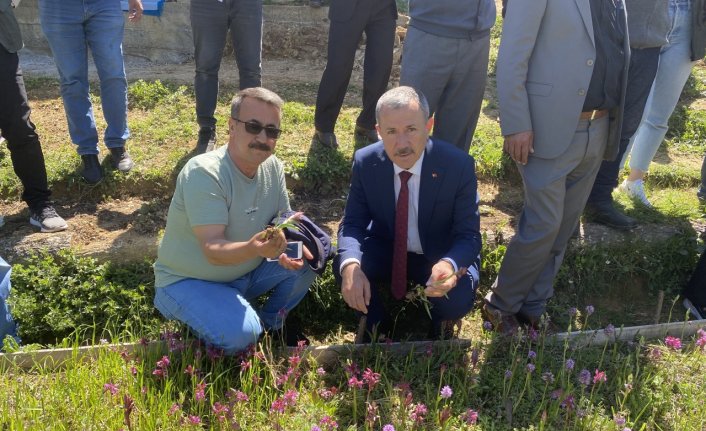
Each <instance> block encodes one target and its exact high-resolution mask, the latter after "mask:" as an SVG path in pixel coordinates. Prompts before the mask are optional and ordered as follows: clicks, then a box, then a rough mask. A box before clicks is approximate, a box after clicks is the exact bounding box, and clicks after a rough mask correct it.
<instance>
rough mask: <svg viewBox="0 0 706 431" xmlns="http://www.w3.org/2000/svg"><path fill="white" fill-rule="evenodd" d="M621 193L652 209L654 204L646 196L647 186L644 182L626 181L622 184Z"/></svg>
mask: <svg viewBox="0 0 706 431" xmlns="http://www.w3.org/2000/svg"><path fill="white" fill-rule="evenodd" d="M619 189H620V191H621V192H623V193H625V194H627V195H628V196H630V197H631V198H632V199H633V200H636V201H638V202H640V203H642V205H644V206H646V207H647V208H652V203H650V201H649V199H647V195H646V194H645V185H644V184H643V182H642V180H635V181H628V180H624V181H623V182H622V183H620V187H619Z"/></svg>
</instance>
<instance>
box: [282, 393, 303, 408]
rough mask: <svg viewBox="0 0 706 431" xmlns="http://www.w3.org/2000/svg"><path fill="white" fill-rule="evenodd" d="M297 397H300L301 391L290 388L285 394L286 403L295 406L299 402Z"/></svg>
mask: <svg viewBox="0 0 706 431" xmlns="http://www.w3.org/2000/svg"><path fill="white" fill-rule="evenodd" d="M297 398H299V392H297V391H296V390H295V389H290V390H288V391H287V392H285V394H284V403H285V404H286V405H287V406H289V407H294V405H295V404H296V403H297Z"/></svg>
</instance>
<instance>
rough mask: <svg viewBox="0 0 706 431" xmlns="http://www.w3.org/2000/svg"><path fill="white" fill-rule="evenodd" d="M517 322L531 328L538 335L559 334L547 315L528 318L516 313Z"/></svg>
mask: <svg viewBox="0 0 706 431" xmlns="http://www.w3.org/2000/svg"><path fill="white" fill-rule="evenodd" d="M517 320H518V321H519V322H520V323H521V324H522V325H525V326H527V327H528V328H532V329H534V330H535V331H537V332H539V333H544V335H554V334H556V333H558V332H559V327H558V326H556V324H555V323H554V322H552V319H551V317H549V315H548V314H547V313H544V314H540V315H539V316H528V315H524V314H522V313H518V314H517Z"/></svg>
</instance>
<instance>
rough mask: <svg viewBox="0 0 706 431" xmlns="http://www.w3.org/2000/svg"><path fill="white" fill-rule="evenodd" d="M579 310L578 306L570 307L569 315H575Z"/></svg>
mask: <svg viewBox="0 0 706 431" xmlns="http://www.w3.org/2000/svg"><path fill="white" fill-rule="evenodd" d="M578 312H579V310H577V309H576V307H571V308H569V316H571V317H574V316H575V315H576V314H577V313H578Z"/></svg>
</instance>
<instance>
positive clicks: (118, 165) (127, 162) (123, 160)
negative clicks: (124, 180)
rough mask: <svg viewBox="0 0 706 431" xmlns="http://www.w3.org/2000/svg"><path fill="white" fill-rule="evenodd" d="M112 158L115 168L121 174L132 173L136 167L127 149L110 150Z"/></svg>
mask: <svg viewBox="0 0 706 431" xmlns="http://www.w3.org/2000/svg"><path fill="white" fill-rule="evenodd" d="M110 157H111V163H112V165H113V168H115V169H117V170H119V171H120V172H123V173H125V172H130V169H132V167H133V166H135V164H134V163H133V162H132V159H131V158H130V154H129V153H128V152H127V151H125V147H117V148H110Z"/></svg>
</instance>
